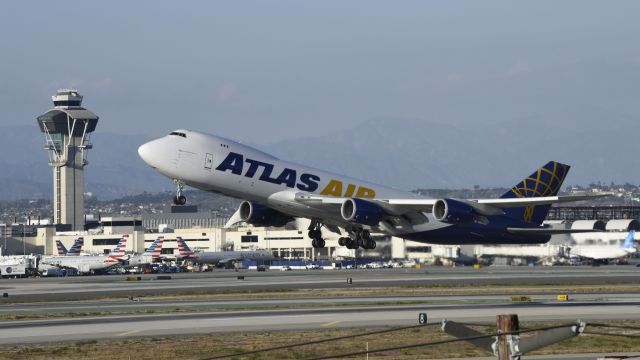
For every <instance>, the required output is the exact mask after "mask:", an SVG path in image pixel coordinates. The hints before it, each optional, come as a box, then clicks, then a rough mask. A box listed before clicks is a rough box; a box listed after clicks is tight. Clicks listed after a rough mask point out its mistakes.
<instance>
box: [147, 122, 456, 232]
mask: <svg viewBox="0 0 640 360" xmlns="http://www.w3.org/2000/svg"><path fill="white" fill-rule="evenodd" d="M178 132H179V133H181V134H184V136H178V135H168V136H165V137H162V138H160V139H157V140H154V141H151V142H148V143H146V144H144V145H142V146H141V147H140V148H139V150H138V152H139V154H140V156H141V157H142V159H143V160H144V161H145V162H146V163H147V164H149V165H150V166H151V167H152V168H154V169H155V170H156V171H158V172H160V173H161V174H163V175H165V176H167V177H169V178H172V179H178V180H182V181H184V182H185V183H186V184H187V185H189V186H192V187H195V188H198V189H201V190H205V191H211V192H217V193H222V194H225V195H229V196H233V197H237V198H241V199H244V200H248V201H253V202H256V203H260V204H264V205H267V206H269V207H270V208H273V209H275V210H278V211H280V212H282V213H284V214H287V215H290V216H297V217H306V218H314V217H317V218H322V219H323V220H324V221H325V222H327V223H331V224H334V225H337V226H341V227H343V226H345V225H346V224H347V222H346V221H345V220H344V219H343V218H342V217H341V216H340V211H339V206H338V211H334V212H329V213H328V212H326V211H323V210H322V209H318V208H314V207H311V206H307V205H304V204H301V203H300V202H297V201H295V200H294V197H295V195H296V193H298V192H306V193H314V194H320V195H327V196H335V197H360V198H365V199H366V198H373V197H378V198H403V199H417V198H421V197H420V196H419V195H417V194H414V193H411V192H408V191H402V190H397V189H393V188H390V187H385V186H382V185H378V184H373V183H370V182H366V181H362V180H358V179H354V178H351V177H347V176H342V175H338V174H334V173H331V172H328V171H323V170H319V169H314V168H311V167H307V166H303V165H299V164H295V163H291V162H287V161H283V160H280V159H278V158H276V157H274V156H271V155H269V154H266V153H264V152H261V151H259V150H256V149H254V148H252V147H249V146H245V145H242V144H240V143H238V142H235V141H232V140H228V139H225V138H222V137H218V136H214V135H208V134H203V133H199V132H194V131H186V130H177V131H176V133H178ZM425 216H431V215H430V214H425ZM446 226H449V225H448V224H445V223H442V222H438V221H428V222H425V223H423V224H420V225H417V226H413V227H407V228H404V229H402V231H403V232H415V231H424V230H429V229H433V228H439V227H446Z"/></svg>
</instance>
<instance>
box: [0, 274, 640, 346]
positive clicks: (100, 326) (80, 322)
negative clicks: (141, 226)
mask: <svg viewBox="0 0 640 360" xmlns="http://www.w3.org/2000/svg"><path fill="white" fill-rule="evenodd" d="M170 275H171V279H170V280H158V279H157V275H143V276H141V281H126V276H93V277H69V278H40V279H37V278H35V279H3V280H2V281H1V282H0V292H7V293H8V294H9V296H8V297H7V298H0V316H3V317H4V318H8V317H10V316H20V315H24V316H26V317H32V318H34V317H35V318H42V319H35V320H12V321H2V322H0V344H2V345H9V344H21V343H43V342H60V341H77V340H93V339H121V338H126V337H142V336H144V337H148V336H150V337H153V336H167V335H184V334H203V333H218V332H225V333H227V332H235V331H276V330H296V329H307V330H308V329H330V328H341V327H357V328H369V327H381V326H406V325H414V324H417V319H418V313H421V312H426V313H427V314H428V316H429V321H430V322H439V321H441V320H442V319H450V320H458V321H467V322H494V321H495V316H496V315H498V314H504V313H517V314H518V315H519V316H520V320H521V321H523V322H526V321H556V322H557V321H560V320H561V321H575V320H577V319H581V320H584V321H587V322H589V321H594V320H612V319H637V320H640V287H639V286H637V284H639V283H640V269H638V268H635V267H632V266H607V267H598V268H592V267H553V268H542V267H536V268H528V267H496V268H483V269H479V270H476V269H471V268H437V267H434V268H427V269H420V270H415V269H411V270H408V269H393V270H392V269H383V270H348V271H346V270H340V271H338V270H335V271H334V270H309V271H293V272H280V271H268V272H266V273H262V272H255V271H240V272H235V271H215V272H209V273H180V274H170ZM239 276H241V277H244V279H238V277H239ZM347 278H351V279H352V280H353V282H352V284H347V281H346V279H347ZM550 284H556V285H566V286H569V287H571V286H576V285H580V284H583V285H584V284H590V285H593V286H597V287H598V289H600V288H603V289H604V288H609V289H615V285H616V284H622V285H621V286H624V287H625V289H626V290H625V291H623V292H620V291H619V292H616V291H615V290H607V291H597V290H595V289H594V290H592V291H590V292H585V293H572V294H571V295H570V296H571V301H568V302H559V301H557V300H556V298H555V297H556V293H554V292H553V291H547V290H545V289H546V288H545V286H547V285H550ZM485 285H492V287H491V288H490V290H487V289H488V288H486V287H484V286H485ZM533 285H537V287H536V289H538V290H532V291H529V292H528V293H527V295H528V296H530V297H531V299H532V302H525V303H512V302H511V295H509V294H507V293H506V292H507V291H509V290H510V289H527V287H528V286H533ZM443 287H444V288H452V289H454V288H463V289H475V290H474V291H475V292H472V293H469V294H464V295H456V294H449V293H444V294H443V293H432V291H433V290H430V289H442V288H443ZM636 287H637V291H635V289H636ZM391 288H395V289H398V288H405V289H417V290H416V291H419V292H418V293H417V294H410V295H390V294H387V293H385V291H386V290H385V289H391ZM317 289H330V290H331V292H330V293H331V294H334V295H329V296H322V294H323V293H322V292H318V291H315V292H312V293H311V294H314V295H312V296H302V297H296V296H290V295H287V294H288V292H287V291H284V292H281V290H300V291H302V295H304V294H306V293H305V292H304V291H305V290H317ZM503 289H504V290H503ZM260 291H267V292H268V294H269V295H268V296H259V297H258V298H256V297H247V296H246V295H245V294H252V295H256V294H258V295H259V294H260ZM372 291H373V292H374V295H370V292H372ZM536 291H537V292H536ZM628 291H631V292H628ZM367 292H369V293H367ZM170 294H174V295H173V296H172V297H170V298H166V299H163V298H157V297H154V298H152V299H147V298H142V300H140V301H130V300H128V299H127V298H128V296H129V295H133V296H134V297H139V296H142V295H170ZM177 294H212V295H216V296H222V295H224V296H225V297H222V298H214V299H209V298H197V297H196V298H192V299H182V298H181V296H182V295H177ZM327 294H329V292H327ZM362 294H365V295H362ZM367 294H369V295H367ZM105 299H106V300H105ZM92 314H93V315H92Z"/></svg>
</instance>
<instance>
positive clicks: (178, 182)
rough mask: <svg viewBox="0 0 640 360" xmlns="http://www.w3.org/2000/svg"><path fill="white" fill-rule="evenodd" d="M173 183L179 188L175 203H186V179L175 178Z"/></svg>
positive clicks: (174, 199) (174, 198)
mask: <svg viewBox="0 0 640 360" xmlns="http://www.w3.org/2000/svg"><path fill="white" fill-rule="evenodd" d="M173 183H174V184H175V185H176V187H177V188H178V190H177V191H176V196H174V197H173V203H174V204H175V205H184V204H186V203H187V198H186V197H185V196H184V181H182V180H177V179H174V180H173Z"/></svg>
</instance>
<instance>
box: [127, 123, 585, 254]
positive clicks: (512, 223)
mask: <svg viewBox="0 0 640 360" xmlns="http://www.w3.org/2000/svg"><path fill="white" fill-rule="evenodd" d="M138 154H139V155H140V157H141V158H142V159H143V160H144V161H145V162H146V163H147V164H148V165H149V166H151V167H152V168H153V169H155V170H156V171H158V172H159V173H160V174H162V175H164V176H166V177H168V178H170V179H173V180H174V183H175V184H176V186H177V194H176V196H175V198H174V203H176V204H178V205H183V204H185V203H186V198H185V197H184V193H183V191H184V186H185V185H189V186H192V187H195V188H198V189H201V190H205V191H211V192H215V193H221V194H224V195H228V196H232V197H236V198H239V199H243V200H244V202H242V203H241V205H240V207H239V208H238V210H237V211H236V212H235V214H234V215H233V216H232V218H231V219H230V220H229V222H228V223H227V225H226V226H232V225H234V224H235V223H239V222H246V223H250V224H253V225H256V226H283V225H285V224H286V223H287V222H289V221H291V220H293V218H294V217H304V218H308V219H311V224H310V226H309V229H308V230H309V237H310V238H312V239H313V241H312V245H313V246H314V247H316V248H322V247H324V246H325V241H324V239H323V237H322V229H323V228H324V229H327V230H329V231H332V232H335V233H338V234H342V231H341V229H344V230H345V231H346V235H347V236H344V237H341V238H340V239H339V243H340V245H341V246H346V247H347V248H350V249H356V248H358V247H362V248H365V249H373V248H375V247H376V243H375V242H374V241H373V240H372V239H371V237H370V231H371V230H375V231H381V232H383V233H386V234H389V235H393V236H398V237H401V238H405V239H409V240H415V241H420V242H425V243H438V244H496V243H499V244H536V243H545V242H547V241H549V239H550V237H551V235H552V234H554V233H563V232H576V231H575V230H565V229H552V228H550V227H547V226H544V225H542V222H543V220H544V219H545V217H546V215H547V213H548V211H549V207H550V206H551V204H554V203H560V202H570V201H579V200H587V199H591V198H593V197H594V196H588V195H574V196H558V195H557V194H558V191H559V190H560V186H561V185H562V182H563V181H564V179H565V177H566V176H567V173H568V171H569V166H568V165H564V164H561V163H558V162H555V161H550V162H548V163H547V164H545V165H544V166H543V167H541V168H539V169H538V170H536V171H535V172H534V173H533V174H531V175H530V176H528V177H527V178H525V179H524V180H522V181H520V182H519V183H518V184H517V185H515V186H514V187H513V188H512V189H511V190H509V191H507V192H506V193H505V194H504V195H502V196H501V197H500V198H499V199H448V198H446V199H429V198H425V197H421V196H419V195H417V194H414V193H411V192H407V191H401V190H397V189H393V188H390V187H385V186H382V185H376V184H373V183H369V182H366V181H363V180H358V179H354V178H350V177H346V176H342V175H338V174H333V173H330V172H327V171H322V170H318V169H313V168H310V167H307V166H303V165H298V164H294V163H291V162H287V161H284V160H280V159H278V158H276V157H274V156H272V155H269V154H266V153H264V152H262V151H259V150H257V149H254V148H252V147H249V146H247V145H243V144H241V143H238V142H236V141H233V140H229V139H226V138H223V137H219V136H214V135H208V134H204V133H200V132H195V131H189V130H176V131H173V132H171V133H170V134H169V135H167V136H165V137H162V138H160V139H157V140H153V141H150V142H148V143H146V144H144V145H142V146H140V148H139V149H138Z"/></svg>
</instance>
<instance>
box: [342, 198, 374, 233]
mask: <svg viewBox="0 0 640 360" xmlns="http://www.w3.org/2000/svg"><path fill="white" fill-rule="evenodd" d="M340 214H341V215H342V218H343V219H345V220H346V221H353V222H355V223H358V224H365V225H370V226H374V225H378V223H379V222H380V220H382V218H383V217H384V215H385V213H384V210H382V208H381V207H380V206H378V205H377V204H375V203H372V202H371V201H366V200H362V199H358V198H352V199H347V200H345V201H344V202H343V203H342V207H341V208H340Z"/></svg>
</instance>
